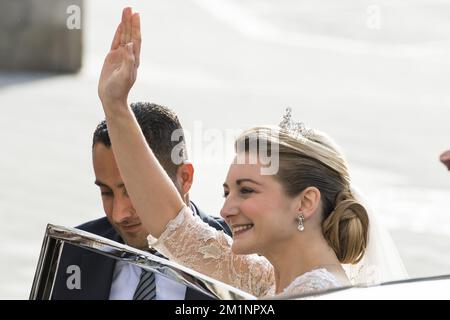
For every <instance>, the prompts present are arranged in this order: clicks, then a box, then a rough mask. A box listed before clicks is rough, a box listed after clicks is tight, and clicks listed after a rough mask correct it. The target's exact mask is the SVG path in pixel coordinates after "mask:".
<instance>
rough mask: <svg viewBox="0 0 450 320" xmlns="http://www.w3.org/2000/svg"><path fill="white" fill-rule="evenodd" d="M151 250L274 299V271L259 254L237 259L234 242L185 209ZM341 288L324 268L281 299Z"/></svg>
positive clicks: (299, 280)
mask: <svg viewBox="0 0 450 320" xmlns="http://www.w3.org/2000/svg"><path fill="white" fill-rule="evenodd" d="M147 239H148V243H149V246H150V247H153V248H155V249H157V250H158V251H159V252H160V253H162V254H163V255H164V256H166V257H167V258H169V259H170V260H173V261H175V262H177V263H180V264H182V265H184V266H186V267H188V268H191V269H194V270H196V271H198V272H200V273H203V274H205V275H208V276H210V277H212V278H215V279H217V280H219V281H222V282H225V283H227V284H229V285H231V286H233V287H236V288H238V289H241V290H243V291H246V292H248V293H250V294H253V295H255V296H256V297H260V298H262V297H270V296H274V295H275V278H274V272H273V267H272V265H271V264H270V263H269V261H267V259H265V258H264V257H261V256H258V255H256V254H251V255H237V254H234V253H233V252H232V251H231V243H232V239H231V238H230V237H229V236H228V235H226V234H225V233H223V232H222V231H217V230H216V229H214V228H212V227H210V226H209V225H208V224H206V223H204V222H203V221H202V220H201V219H200V218H199V217H198V216H196V215H194V214H193V213H192V211H191V209H190V208H189V207H187V206H185V207H184V208H183V209H182V210H181V211H180V213H179V214H178V215H177V217H175V218H174V219H173V220H172V221H170V222H169V224H168V225H167V227H166V230H165V231H164V232H163V234H162V235H161V236H160V237H159V239H156V238H154V237H152V236H151V235H149V236H148V238H147ZM339 286H341V285H340V284H339V282H338V280H337V279H336V278H335V277H334V275H333V274H331V273H330V272H328V271H327V270H326V269H324V268H320V269H314V270H311V271H310V272H307V273H304V274H302V275H301V276H299V277H297V278H296V279H295V280H294V281H293V282H292V283H291V284H290V285H289V286H287V287H286V288H285V289H284V290H283V292H282V293H281V294H282V295H293V294H307V293H313V292H315V291H322V290H326V289H330V288H335V287H339Z"/></svg>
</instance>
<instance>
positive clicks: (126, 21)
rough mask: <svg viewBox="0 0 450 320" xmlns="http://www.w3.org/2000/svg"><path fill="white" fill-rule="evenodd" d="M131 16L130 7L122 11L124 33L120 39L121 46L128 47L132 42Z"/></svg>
mask: <svg viewBox="0 0 450 320" xmlns="http://www.w3.org/2000/svg"><path fill="white" fill-rule="evenodd" d="M131 15H132V11H131V8H130V7H127V8H125V9H123V11H122V22H121V25H122V32H121V37H120V44H121V45H123V46H124V45H126V44H127V43H128V42H130V41H131Z"/></svg>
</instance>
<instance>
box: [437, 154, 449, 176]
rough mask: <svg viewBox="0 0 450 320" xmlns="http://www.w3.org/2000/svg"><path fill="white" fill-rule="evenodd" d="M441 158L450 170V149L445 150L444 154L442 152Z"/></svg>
mask: <svg viewBox="0 0 450 320" xmlns="http://www.w3.org/2000/svg"><path fill="white" fill-rule="evenodd" d="M439 159H440V160H441V162H442V163H443V164H444V165H445V166H446V167H447V169H448V170H449V171H450V150H448V151H445V152H444V153H443V154H441V156H440V158H439Z"/></svg>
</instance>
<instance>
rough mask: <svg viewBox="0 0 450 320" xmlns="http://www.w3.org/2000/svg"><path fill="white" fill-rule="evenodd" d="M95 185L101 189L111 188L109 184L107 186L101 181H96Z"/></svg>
mask: <svg viewBox="0 0 450 320" xmlns="http://www.w3.org/2000/svg"><path fill="white" fill-rule="evenodd" d="M94 183H95V184H96V185H98V186H99V187H105V188H109V186H108V185H107V184H105V183H103V182H101V181H99V180H95V181H94ZM109 189H111V188H109Z"/></svg>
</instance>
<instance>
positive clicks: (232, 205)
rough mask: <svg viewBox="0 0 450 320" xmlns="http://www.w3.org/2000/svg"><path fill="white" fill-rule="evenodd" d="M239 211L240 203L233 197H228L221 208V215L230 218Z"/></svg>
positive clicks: (226, 218)
mask: <svg viewBox="0 0 450 320" xmlns="http://www.w3.org/2000/svg"><path fill="white" fill-rule="evenodd" d="M238 213H239V207H238V203H237V202H236V201H234V200H233V199H232V198H231V197H228V198H226V200H225V203H224V204H223V207H222V209H221V210H220V215H221V216H222V218H224V219H225V220H229V219H230V218H231V217H232V216H235V215H237V214H238Z"/></svg>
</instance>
